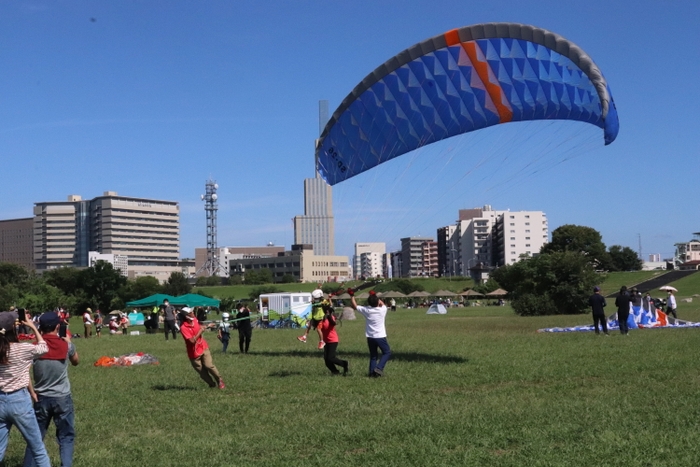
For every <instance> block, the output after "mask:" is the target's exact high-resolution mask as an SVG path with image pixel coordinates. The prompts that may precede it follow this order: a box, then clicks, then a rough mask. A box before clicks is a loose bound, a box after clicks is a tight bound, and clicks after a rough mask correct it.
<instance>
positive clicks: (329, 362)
mask: <svg viewBox="0 0 700 467" xmlns="http://www.w3.org/2000/svg"><path fill="white" fill-rule="evenodd" d="M335 324H336V321H335V316H333V313H332V311H331V309H326V312H325V316H324V317H323V320H321V322H320V323H319V324H318V327H317V329H318V330H319V331H321V334H322V335H323V342H325V343H326V345H325V346H324V347H323V360H324V362H325V363H326V366H327V367H328V369H329V370H331V373H332V374H333V375H339V374H340V371H339V370H338V368H337V367H336V365H337V366H339V367H341V368H342V369H343V376H345V375H347V374H348V369H349V368H350V364H349V363H348V361H347V360H341V359H339V358H338V357H336V355H335V352H336V350H338V333H337V332H336V331H335Z"/></svg>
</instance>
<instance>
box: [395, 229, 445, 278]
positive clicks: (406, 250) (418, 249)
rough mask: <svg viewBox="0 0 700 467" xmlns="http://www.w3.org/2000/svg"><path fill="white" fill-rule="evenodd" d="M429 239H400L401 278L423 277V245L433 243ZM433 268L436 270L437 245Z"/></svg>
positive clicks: (432, 240) (431, 239)
mask: <svg viewBox="0 0 700 467" xmlns="http://www.w3.org/2000/svg"><path fill="white" fill-rule="evenodd" d="M434 241H435V240H434V239H433V238H430V237H406V238H402V239H401V277H420V276H424V275H425V269H424V266H423V243H425V242H434ZM435 248H436V256H435V267H436V268H437V245H436V246H435Z"/></svg>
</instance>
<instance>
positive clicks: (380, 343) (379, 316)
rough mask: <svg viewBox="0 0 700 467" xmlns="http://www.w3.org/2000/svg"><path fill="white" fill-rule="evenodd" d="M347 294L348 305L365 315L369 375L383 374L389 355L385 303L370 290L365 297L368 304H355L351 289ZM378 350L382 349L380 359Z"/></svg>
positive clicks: (377, 375) (371, 376) (373, 376)
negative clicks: (367, 296) (348, 295)
mask: <svg viewBox="0 0 700 467" xmlns="http://www.w3.org/2000/svg"><path fill="white" fill-rule="evenodd" d="M348 294H350V295H351V300H350V306H352V308H353V309H354V310H355V311H357V312H358V313H360V314H361V315H362V316H364V317H365V336H366V337H367V346H368V347H369V377H370V378H378V377H381V376H384V366H385V365H386V363H387V362H388V361H389V358H390V357H391V348H389V342H388V341H387V340H386V328H385V326H384V321H385V319H386V305H385V304H384V302H382V301H381V300H380V299H379V297H377V295H376V294H375V293H374V291H372V292H370V293H369V298H367V304H368V305H369V306H357V302H355V296H354V291H353V290H352V289H348ZM379 350H381V351H382V357H381V359H380V358H379ZM377 360H379V363H377Z"/></svg>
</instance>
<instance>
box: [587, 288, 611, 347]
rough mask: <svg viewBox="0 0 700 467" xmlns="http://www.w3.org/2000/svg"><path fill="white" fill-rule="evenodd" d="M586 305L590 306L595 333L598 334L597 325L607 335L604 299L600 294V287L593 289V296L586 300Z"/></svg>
mask: <svg viewBox="0 0 700 467" xmlns="http://www.w3.org/2000/svg"><path fill="white" fill-rule="evenodd" d="M588 304H589V305H590V306H591V311H592V312H593V325H594V326H595V333H596V334H600V330H599V329H598V324H600V325H601V326H602V328H603V333H604V334H605V335H606V336H609V335H610V334H608V322H607V321H608V320H607V319H606V318H605V310H604V308H605V306H606V305H607V303H605V297H603V296H602V295H601V294H600V287H597V286H596V287H593V295H591V297H590V298H589V299H588Z"/></svg>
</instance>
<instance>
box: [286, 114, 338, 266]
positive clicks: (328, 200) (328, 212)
mask: <svg viewBox="0 0 700 467" xmlns="http://www.w3.org/2000/svg"><path fill="white" fill-rule="evenodd" d="M318 117H319V129H320V131H321V132H322V131H323V127H324V126H325V125H326V122H327V121H328V101H319V103H318ZM314 170H315V167H314ZM294 243H295V244H297V245H301V244H310V245H313V249H314V253H315V254H317V255H334V254H335V227H334V223H333V189H332V188H331V186H330V185H328V184H327V183H326V182H325V180H323V179H322V178H321V177H320V176H319V175H318V172H316V176H315V177H314V178H307V179H305V180H304V215H303V216H295V217H294Z"/></svg>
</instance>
